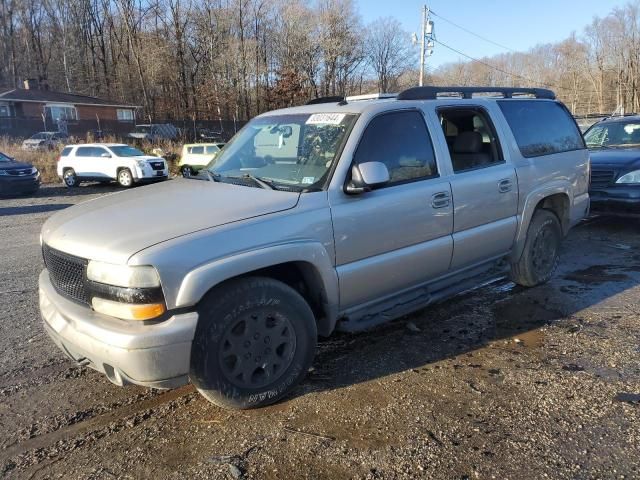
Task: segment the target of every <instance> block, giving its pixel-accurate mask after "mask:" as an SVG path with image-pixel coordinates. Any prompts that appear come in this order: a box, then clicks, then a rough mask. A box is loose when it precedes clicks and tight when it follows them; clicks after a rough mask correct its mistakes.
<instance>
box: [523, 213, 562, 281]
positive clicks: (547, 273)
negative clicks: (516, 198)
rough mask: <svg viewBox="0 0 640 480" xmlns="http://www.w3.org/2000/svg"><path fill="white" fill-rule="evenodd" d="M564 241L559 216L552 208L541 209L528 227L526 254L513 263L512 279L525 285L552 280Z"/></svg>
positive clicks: (525, 245) (524, 252)
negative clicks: (561, 243) (561, 244)
mask: <svg viewBox="0 0 640 480" xmlns="http://www.w3.org/2000/svg"><path fill="white" fill-rule="evenodd" d="M561 241H562V227H561V226H560V221H559V220H558V217H557V216H556V215H555V214H554V213H553V212H550V211H549V210H537V211H536V212H535V213H534V214H533V218H532V219H531V223H530V224H529V229H528V230H527V239H526V240H525V244H524V251H523V253H522V256H521V257H520V260H518V262H517V263H514V264H512V265H511V279H512V280H513V281H514V282H515V283H517V284H518V285H522V286H525V287H535V286H536V285H540V284H541V283H545V282H548V281H549V280H550V279H551V275H552V274H553V271H554V270H555V268H556V266H557V265H558V256H559V252H560V242H561Z"/></svg>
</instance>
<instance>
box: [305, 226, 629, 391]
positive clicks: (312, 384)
mask: <svg viewBox="0 0 640 480" xmlns="http://www.w3.org/2000/svg"><path fill="white" fill-rule="evenodd" d="M638 231H640V220H638V221H630V220H629V219H616V218H606V217H601V218H595V219H589V220H588V221H586V222H584V223H583V224H581V225H579V226H578V227H576V228H575V229H574V230H572V232H571V233H570V234H569V236H568V238H567V239H566V241H565V244H564V247H563V253H562V258H561V262H560V266H559V267H558V270H557V271H556V273H555V275H554V278H553V279H552V281H551V282H549V283H548V284H546V285H541V286H539V287H535V288H529V289H528V288H524V287H520V286H516V285H515V284H513V283H512V282H510V281H508V280H507V279H502V280H498V281H496V282H494V283H492V284H490V285H485V286H483V287H480V288H478V289H476V290H473V291H470V292H466V293H463V294H460V295H458V296H456V297H454V298H452V299H449V300H447V301H444V302H442V303H439V304H435V305H432V306H430V307H427V308H425V309H423V310H421V311H418V312H416V313H413V314H411V315H409V316H407V317H404V318H402V319H398V320H395V321H393V322H391V323H389V324H386V325H382V326H380V327H378V328H374V329H372V330H369V331H364V332H359V333H355V334H347V333H340V332H338V333H334V334H333V335H332V336H331V337H330V338H328V339H325V340H321V341H320V342H319V345H318V350H317V356H316V359H315V361H314V368H313V369H312V372H311V373H310V374H309V376H308V377H307V379H306V380H305V381H304V382H303V383H302V384H301V385H300V386H298V387H297V388H296V389H295V390H294V392H293V396H300V395H305V394H307V393H310V392H314V391H323V390H333V389H339V388H343V387H346V386H350V385H354V384H358V383H362V382H367V381H371V380H374V379H378V378H381V377H386V376H388V375H392V374H394V373H398V372H403V371H408V370H412V369H413V370H415V371H418V369H421V368H424V367H427V366H429V365H430V364H433V363H435V362H438V361H441V360H445V359H450V358H452V357H456V356H459V355H461V354H472V353H473V351H474V350H477V349H479V348H481V347H483V346H486V345H488V344H490V343H492V342H496V341H498V340H506V339H514V338H518V342H517V343H516V342H513V341H512V342H508V345H507V346H505V348H508V349H509V350H511V351H512V352H513V354H514V355H517V354H518V353H521V350H520V351H519V349H522V348H527V347H534V348H535V347H536V346H538V345H539V342H541V338H542V337H543V334H542V333H541V332H540V331H539V329H540V327H543V326H545V325H551V324H560V325H563V324H564V323H567V324H570V323H572V322H573V323H575V322H577V321H578V322H579V314H578V312H579V311H581V310H583V309H584V308H586V307H589V306H592V305H596V304H598V303H600V302H602V301H604V300H606V299H608V298H611V297H613V296H615V295H618V294H620V293H622V292H624V291H625V290H628V289H631V288H633V287H635V286H637V285H640V253H637V252H639V251H640V237H638V235H637V232H638ZM500 343H503V342H500ZM502 346H503V345H501V347H502ZM436 368H437V367H436Z"/></svg>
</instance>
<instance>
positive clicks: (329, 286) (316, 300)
mask: <svg viewBox="0 0 640 480" xmlns="http://www.w3.org/2000/svg"><path fill="white" fill-rule="evenodd" d="M249 276H260V277H268V278H273V279H275V280H279V281H281V282H283V283H285V284H287V285H289V286H290V287H292V288H293V289H295V290H296V291H298V293H300V295H302V297H303V298H304V299H305V300H306V301H307V303H308V304H309V305H310V307H311V310H312V311H313V313H314V316H315V318H316V323H317V327H318V333H319V334H320V335H322V336H328V335H329V334H330V333H331V332H332V331H333V329H334V328H335V324H336V321H337V314H338V305H339V297H338V295H339V289H338V278H337V274H336V271H335V268H334V267H333V264H332V262H331V259H330V258H329V255H328V253H327V251H326V249H325V248H324V246H323V245H321V244H319V243H315V242H309V243H307V242H305V243H302V242H299V243H295V244H288V245H279V246H273V247H267V248H264V249H260V250H256V251H250V252H243V253H240V254H237V255H234V256H231V257H227V258H223V259H219V260H215V261H212V262H208V263H206V264H204V265H201V266H200V267H198V268H196V269H194V270H192V271H191V272H189V273H188V274H187V275H186V276H185V278H184V280H183V281H182V284H181V286H180V288H179V291H178V295H177V298H176V307H177V308H183V307H190V306H193V305H196V304H197V303H198V302H199V301H200V300H201V299H202V298H203V297H204V296H205V295H206V294H208V293H209V292H211V291H212V290H214V289H215V288H217V287H219V286H220V285H222V284H223V283H225V282H227V281H229V280H232V279H237V278H242V277H249Z"/></svg>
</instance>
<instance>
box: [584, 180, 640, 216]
mask: <svg viewBox="0 0 640 480" xmlns="http://www.w3.org/2000/svg"><path fill="white" fill-rule="evenodd" d="M589 195H590V197H591V210H592V211H593V212H594V213H597V212H606V213H613V214H626V215H628V214H632V215H639V214H640V185H635V186H624V185H617V186H615V187H609V188H604V189H601V190H593V191H591V192H589Z"/></svg>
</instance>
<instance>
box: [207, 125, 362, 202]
mask: <svg viewBox="0 0 640 480" xmlns="http://www.w3.org/2000/svg"><path fill="white" fill-rule="evenodd" d="M355 118H356V116H355V115H348V114H344V113H321V114H291V115H277V116H276V115H274V116H268V117H261V118H255V119H253V120H252V121H251V122H249V123H248V124H247V125H246V126H245V127H244V128H243V129H242V130H240V132H238V134H237V135H235V136H234V137H233V139H232V140H231V141H230V142H229V143H227V144H226V145H225V147H224V148H223V149H222V150H221V151H220V153H219V154H218V156H217V157H216V158H215V161H213V162H211V163H210V164H209V166H208V167H207V168H208V170H209V171H210V172H211V173H212V174H214V175H216V176H219V177H220V178H221V180H222V181H224V178H225V177H227V178H228V177H243V176H247V175H251V176H253V177H255V178H258V179H261V180H264V181H267V182H270V183H271V184H272V185H273V186H274V187H275V188H278V186H280V187H283V186H284V187H287V188H294V189H299V190H304V189H310V188H319V187H321V185H322V183H323V182H324V180H325V179H326V177H327V176H328V174H329V170H330V169H331V166H332V165H333V162H334V161H335V160H336V155H337V153H338V152H339V150H340V148H341V145H342V143H343V141H344V140H345V138H346V136H347V134H348V132H349V130H350V129H351V127H352V125H353V122H354V121H355Z"/></svg>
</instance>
